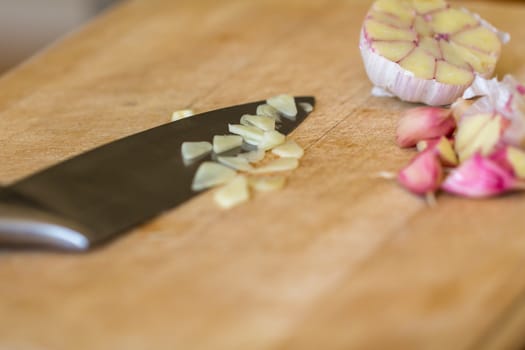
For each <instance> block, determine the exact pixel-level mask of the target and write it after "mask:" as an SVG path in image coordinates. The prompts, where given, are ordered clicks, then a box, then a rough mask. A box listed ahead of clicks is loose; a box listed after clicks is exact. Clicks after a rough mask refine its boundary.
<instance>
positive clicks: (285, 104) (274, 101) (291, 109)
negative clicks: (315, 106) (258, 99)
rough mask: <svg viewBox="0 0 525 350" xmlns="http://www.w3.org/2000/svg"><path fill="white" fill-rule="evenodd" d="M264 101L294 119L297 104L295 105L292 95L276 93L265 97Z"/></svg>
mask: <svg viewBox="0 0 525 350" xmlns="http://www.w3.org/2000/svg"><path fill="white" fill-rule="evenodd" d="M266 103H267V104H269V105H270V106H272V107H273V108H275V109H277V110H278V111H279V112H281V113H282V114H283V116H285V117H287V118H289V119H294V118H295V116H296V115H297V106H296V105H295V99H294V98H293V96H290V95H286V94H282V95H277V96H274V97H270V98H269V99H267V100H266Z"/></svg>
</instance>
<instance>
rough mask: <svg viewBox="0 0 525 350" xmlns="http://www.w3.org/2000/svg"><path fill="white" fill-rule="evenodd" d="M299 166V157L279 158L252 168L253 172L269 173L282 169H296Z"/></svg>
mask: <svg viewBox="0 0 525 350" xmlns="http://www.w3.org/2000/svg"><path fill="white" fill-rule="evenodd" d="M298 166H299V160H298V159H297V158H279V159H274V160H272V161H270V162H268V163H267V164H265V165H263V166H261V167H259V168H255V169H253V170H252V173H253V174H267V173H276V172H281V171H289V170H293V169H296V168H297V167H298Z"/></svg>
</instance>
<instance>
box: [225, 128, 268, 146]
mask: <svg viewBox="0 0 525 350" xmlns="http://www.w3.org/2000/svg"><path fill="white" fill-rule="evenodd" d="M228 131H229V132H231V133H232V134H236V135H239V136H241V137H242V138H243V139H244V141H246V142H247V143H249V144H251V145H254V144H255V145H257V144H258V143H259V142H261V140H262V138H263V136H264V131H262V130H261V129H259V128H256V127H254V126H246V125H241V124H228Z"/></svg>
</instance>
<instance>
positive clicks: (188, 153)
mask: <svg viewBox="0 0 525 350" xmlns="http://www.w3.org/2000/svg"><path fill="white" fill-rule="evenodd" d="M211 149H212V145H211V143H209V142H183V143H182V147H181V153H182V158H184V159H186V160H189V159H195V158H199V157H200V156H203V155H205V154H208V153H210V152H211Z"/></svg>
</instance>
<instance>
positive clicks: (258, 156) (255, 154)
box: [238, 149, 266, 163]
mask: <svg viewBox="0 0 525 350" xmlns="http://www.w3.org/2000/svg"><path fill="white" fill-rule="evenodd" d="M265 155H266V152H265V151H264V150H262V149H257V150H255V151H250V152H246V153H240V154H239V155H238V157H242V158H245V159H246V160H247V161H248V162H250V163H257V162H260V161H261V160H263V159H264V156H265Z"/></svg>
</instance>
